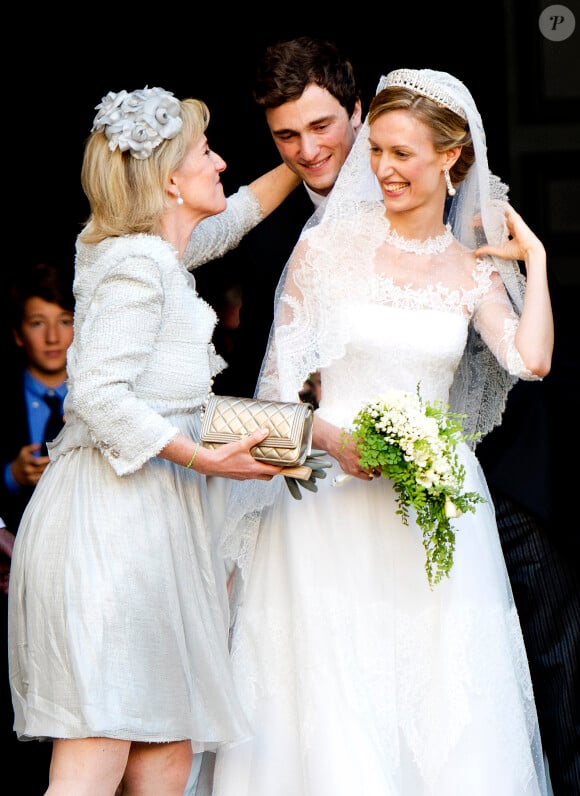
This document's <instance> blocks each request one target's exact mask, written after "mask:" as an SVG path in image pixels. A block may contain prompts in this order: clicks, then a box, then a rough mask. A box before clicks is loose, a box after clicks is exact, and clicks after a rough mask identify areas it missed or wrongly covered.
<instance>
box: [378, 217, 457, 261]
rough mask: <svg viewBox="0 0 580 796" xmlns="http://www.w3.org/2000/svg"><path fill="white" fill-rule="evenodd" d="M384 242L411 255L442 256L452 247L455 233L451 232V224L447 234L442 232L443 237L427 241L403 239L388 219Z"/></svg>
mask: <svg viewBox="0 0 580 796" xmlns="http://www.w3.org/2000/svg"><path fill="white" fill-rule="evenodd" d="M384 240H385V243H389V244H390V245H391V246H394V247H395V248H396V249H400V250H401V251H403V252H410V253H411V254H441V252H444V251H445V249H446V248H447V247H448V246H450V245H451V243H452V241H453V233H452V232H451V226H450V224H446V226H445V232H442V233H441V235H436V236H435V237H434V238H427V240H418V239H413V238H403V237H402V236H401V235H399V234H398V233H397V232H396V230H394V229H392V228H391V225H390V223H389V220H388V219H387V232H386V234H385V238H384Z"/></svg>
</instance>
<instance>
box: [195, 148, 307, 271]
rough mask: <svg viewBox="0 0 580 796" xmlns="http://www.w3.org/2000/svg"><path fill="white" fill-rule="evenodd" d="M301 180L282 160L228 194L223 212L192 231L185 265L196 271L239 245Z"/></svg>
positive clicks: (204, 221) (207, 219)
mask: <svg viewBox="0 0 580 796" xmlns="http://www.w3.org/2000/svg"><path fill="white" fill-rule="evenodd" d="M299 184H300V179H299V178H298V177H297V176H296V175H295V174H294V172H292V171H290V169H289V168H288V167H287V166H286V165H285V164H284V163H282V164H280V165H279V166H276V167H275V168H273V169H270V171H267V172H266V173H265V174H262V176H261V177H258V178H257V179H255V180H253V182H251V183H250V184H249V185H247V186H243V187H242V188H240V189H239V190H238V191H236V193H234V194H232V195H231V196H228V205H227V207H226V209H225V210H224V211H223V213H218V215H216V216H210V217H209V218H206V219H204V220H203V221H202V222H201V223H199V224H198V225H197V226H196V227H195V229H194V230H193V232H192V233H191V237H190V239H189V242H188V244H187V246H186V249H185V252H184V254H183V264H184V265H185V267H186V268H187V269H188V270H189V271H192V270H193V269H194V268H197V266H199V265H203V263H207V262H209V261H210V260H215V259H216V258H218V257H222V256H223V255H224V254H225V253H226V252H228V251H230V250H231V249H235V248H236V246H238V245H239V243H240V241H241V240H242V238H243V237H244V235H246V234H247V233H248V232H249V231H250V230H251V229H253V228H254V227H255V226H256V225H257V224H259V223H260V221H263V220H264V218H266V216H269V215H270V213H271V212H272V211H273V210H275V209H276V208H277V207H278V205H280V204H281V203H282V202H283V201H284V199H285V198H286V197H287V196H288V195H289V194H290V193H291V192H292V191H293V190H294V189H295V188H296V187H297V186H298V185H299Z"/></svg>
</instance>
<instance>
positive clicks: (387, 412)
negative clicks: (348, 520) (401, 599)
mask: <svg viewBox="0 0 580 796" xmlns="http://www.w3.org/2000/svg"><path fill="white" fill-rule="evenodd" d="M463 417H464V415H460V414H458V413H456V412H452V411H451V410H450V408H449V406H447V405H445V404H443V403H441V402H439V401H433V402H431V403H430V402H427V401H423V400H422V399H421V395H420V392H419V387H417V391H416V393H415V394H413V393H407V392H403V391H391V392H389V393H387V394H386V395H384V396H380V397H377V398H374V399H373V400H372V401H370V402H369V403H367V404H365V405H364V406H363V407H362V409H361V410H360V411H359V413H358V414H357V416H356V417H355V419H354V423H353V428H352V429H349V433H350V434H351V435H352V436H353V438H354V439H355V440H356V443H357V445H358V449H359V451H360V464H361V467H363V468H364V469H368V470H378V469H380V471H381V473H382V475H383V476H384V477H385V478H389V479H390V480H391V481H392V482H393V486H394V489H395V492H396V495H397V498H396V499H397V504H398V509H397V514H399V515H400V516H401V517H402V520H403V522H404V523H405V525H408V523H409V509H410V508H413V509H414V510H415V511H416V519H417V524H418V525H419V527H420V528H421V530H422V532H423V547H424V548H425V553H426V562H425V570H426V572H427V579H428V582H429V586H430V587H431V588H433V587H434V586H435V585H436V584H437V583H439V582H440V581H441V579H442V578H443V577H444V576H446V577H449V573H450V572H451V568H452V566H453V554H454V552H455V531H454V529H453V527H452V526H451V520H452V519H453V518H454V517H459V516H461V514H463V513H464V512H466V511H475V506H476V504H477V503H481V502H484V499H483V498H482V497H481V495H479V494H478V493H477V492H463V491H462V488H463V482H464V480H465V468H464V467H463V465H462V464H461V463H460V462H459V459H458V456H457V453H456V447H457V445H458V444H459V443H460V442H463V441H468V440H472V439H475V438H476V437H477V435H465V434H464V433H463V429H462V424H461V421H462V419H463Z"/></svg>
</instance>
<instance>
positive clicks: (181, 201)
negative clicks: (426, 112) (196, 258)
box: [176, 174, 455, 205]
mask: <svg viewBox="0 0 580 796" xmlns="http://www.w3.org/2000/svg"><path fill="white" fill-rule="evenodd" d="M447 176H448V177H449V174H448V175H447ZM453 193H455V191H453ZM176 201H177V204H178V205H182V204H183V199H182V198H181V191H177V200H176Z"/></svg>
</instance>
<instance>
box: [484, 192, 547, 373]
mask: <svg viewBox="0 0 580 796" xmlns="http://www.w3.org/2000/svg"><path fill="white" fill-rule="evenodd" d="M506 223H507V228H508V232H509V234H510V239H509V240H507V241H506V242H505V243H504V244H503V245H502V246H482V247H481V248H479V249H478V250H477V251H476V255H480V254H490V255H493V256H495V257H501V258H502V259H504V260H520V261H522V262H524V263H525V266H526V291H525V295H524V303H523V307H522V314H521V317H520V320H519V323H518V327H517V331H516V335H515V344H516V348H517V350H518V352H519V354H520V356H521V358H522V361H523V362H524V364H525V366H526V368H527V369H528V370H529V371H530V372H531V373H533V374H534V375H535V376H537V377H539V378H543V377H544V376H546V375H547V374H548V373H549V372H550V368H551V362H552V351H553V349H554V319H553V315H552V304H551V301H550V291H549V287H548V274H547V267H546V250H545V249H544V246H543V244H542V242H541V241H540V240H539V239H538V238H537V237H536V235H535V234H534V233H533V232H532V230H531V229H530V228H529V227H528V226H527V224H526V223H525V221H524V220H523V218H522V217H521V216H520V215H519V213H517V212H516V211H515V210H514V209H513V207H511V205H506Z"/></svg>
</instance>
